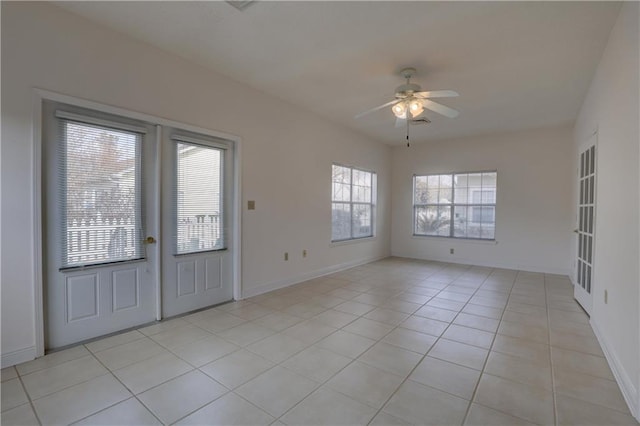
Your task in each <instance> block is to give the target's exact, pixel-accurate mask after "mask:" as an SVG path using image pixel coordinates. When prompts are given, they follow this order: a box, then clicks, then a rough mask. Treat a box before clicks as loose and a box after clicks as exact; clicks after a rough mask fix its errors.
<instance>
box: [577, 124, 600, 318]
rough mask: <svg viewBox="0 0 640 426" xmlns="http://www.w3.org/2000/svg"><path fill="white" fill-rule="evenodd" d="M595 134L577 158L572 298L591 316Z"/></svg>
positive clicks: (594, 224)
mask: <svg viewBox="0 0 640 426" xmlns="http://www.w3.org/2000/svg"><path fill="white" fill-rule="evenodd" d="M596 142H597V134H594V135H593V136H591V137H590V138H589V140H588V141H587V142H586V144H585V145H584V146H583V147H582V148H581V149H580V150H579V156H578V209H577V212H578V218H577V227H576V231H575V232H576V237H577V256H576V257H577V259H576V269H575V273H574V284H575V285H574V297H575V299H576V300H577V301H578V303H580V305H581V306H582V307H583V308H584V310H585V311H586V312H587V314H591V306H592V304H593V296H592V293H593V266H594V251H595V245H594V243H595V238H594V237H595V232H596V229H595V227H596V220H595V218H596V216H595V215H596V167H597V150H596V145H597V144H596Z"/></svg>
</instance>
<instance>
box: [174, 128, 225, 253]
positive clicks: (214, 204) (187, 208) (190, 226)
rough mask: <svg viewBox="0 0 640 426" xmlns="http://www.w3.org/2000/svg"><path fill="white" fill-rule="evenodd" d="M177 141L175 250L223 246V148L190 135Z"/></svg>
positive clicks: (193, 251)
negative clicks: (198, 141) (197, 139)
mask: <svg viewBox="0 0 640 426" xmlns="http://www.w3.org/2000/svg"><path fill="white" fill-rule="evenodd" d="M184 139H187V138H184ZM174 142H175V155H176V184H175V194H174V202H175V209H176V214H175V253H176V254H187V253H195V252H201V251H209V250H221V249H224V248H225V247H226V238H225V232H224V229H225V227H224V219H225V218H224V214H223V212H224V206H223V204H224V192H223V160H224V150H223V149H219V148H215V147H211V146H207V145H200V144H198V143H193V142H191V139H190V138H189V139H188V140H187V141H185V140H181V139H177V138H174Z"/></svg>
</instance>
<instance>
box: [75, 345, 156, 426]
mask: <svg viewBox="0 0 640 426" xmlns="http://www.w3.org/2000/svg"><path fill="white" fill-rule="evenodd" d="M87 350H89V349H87ZM89 352H90V353H91V351H89ZM91 355H92V356H93V357H94V358H95V359H96V361H98V362H99V363H100V365H102V367H104V368H105V369H106V370H107V371H108V372H109V373H108V374H110V375H111V376H112V377H113V378H114V379H116V381H118V383H120V384H121V385H122V387H124V388H125V389H126V390H127V391H129V393H130V394H131V397H130V398H126V399H123V400H122V401H118V402H116V403H115V404H111V405H109V406H108V407H105V408H103V409H101V410H98V411H96V412H95V413H91V414H89V415H88V416H84V417H82V418H80V419H78V420H76V421H74V422H72V423H71V424H75V423H78V422H80V421H82V420H84V419H86V418H88V417H91V416H93V415H96V414H98V413H101V412H103V411H105V410H108V409H109V408H111V407H115V406H116V405H118V404H120V403H121V402H124V401H127V400H129V399H131V398H135V399H136V400H137V401H138V402H139V403H140V404H141V405H142V406H143V407H144V408H145V409H146V410H147V411H148V412H149V413H151V415H152V416H153V417H155V418H156V420H158V422H160V424H164V423H163V422H162V421H161V420H160V419H159V418H158V417H157V416H156V415H155V413H154V412H153V411H151V410H150V409H149V408H148V407H147V406H146V405H144V403H143V402H142V401H140V399H138V396H137V395H136V394H135V393H134V392H133V391H132V390H131V389H129V388H128V387H127V386H126V385H125V384H124V383H123V382H122V381H121V380H120V379H119V378H118V377H117V376H116V375H115V374H113V372H112V371H111V370H110V369H109V368H107V366H106V365H104V364H103V363H102V361H100V360H99V359H98V358H97V357H96V356H95V355H93V353H91ZM132 365H133V364H132ZM163 383H164V382H163Z"/></svg>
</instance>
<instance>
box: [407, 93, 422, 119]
mask: <svg viewBox="0 0 640 426" xmlns="http://www.w3.org/2000/svg"><path fill="white" fill-rule="evenodd" d="M423 111H424V106H423V105H422V101H420V99H416V98H413V99H412V100H411V101H410V102H409V112H411V116H412V117H414V118H415V117H417V116H419V115H420V114H422V112H423Z"/></svg>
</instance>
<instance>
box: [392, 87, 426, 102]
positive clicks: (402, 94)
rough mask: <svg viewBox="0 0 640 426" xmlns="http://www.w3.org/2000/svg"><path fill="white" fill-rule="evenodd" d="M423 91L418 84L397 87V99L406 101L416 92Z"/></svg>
mask: <svg viewBox="0 0 640 426" xmlns="http://www.w3.org/2000/svg"><path fill="white" fill-rule="evenodd" d="M420 91H422V88H421V87H420V85H418V84H414V83H407V84H403V85H400V86H398V87H396V99H404V98H406V97H408V96H411V95H412V94H414V93H416V92H420Z"/></svg>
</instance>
